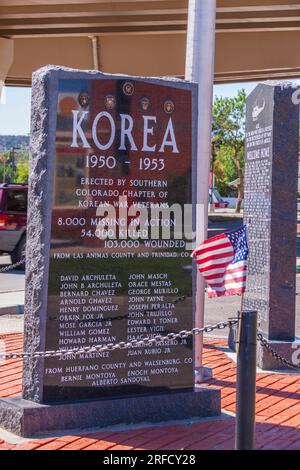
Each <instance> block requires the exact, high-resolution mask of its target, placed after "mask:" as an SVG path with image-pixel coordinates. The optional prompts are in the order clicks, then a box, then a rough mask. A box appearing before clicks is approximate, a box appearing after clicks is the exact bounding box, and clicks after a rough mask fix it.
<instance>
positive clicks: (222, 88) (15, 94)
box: [0, 80, 299, 135]
mask: <svg viewBox="0 0 300 470" xmlns="http://www.w3.org/2000/svg"><path fill="white" fill-rule="evenodd" d="M297 81H298V82H299V80H297ZM256 84H257V83H254V82H252V83H237V84H236V83H235V84H228V85H216V86H215V87H214V94H215V96H228V97H231V96H235V95H236V93H237V91H238V90H239V89H241V88H245V90H246V93H247V94H248V93H250V92H251V91H252V90H253V88H254V87H255V86H256ZM30 93H31V90H30V88H15V87H6V88H5V90H4V96H2V99H1V102H0V135H8V134H13V135H18V134H22V135H25V134H28V133H29V129H30Z"/></svg>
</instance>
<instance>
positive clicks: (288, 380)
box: [0, 334, 300, 450]
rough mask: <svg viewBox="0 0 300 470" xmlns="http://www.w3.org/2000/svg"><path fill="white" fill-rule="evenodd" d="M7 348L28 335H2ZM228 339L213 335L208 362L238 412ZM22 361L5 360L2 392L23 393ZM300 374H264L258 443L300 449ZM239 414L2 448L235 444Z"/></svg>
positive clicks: (227, 404)
mask: <svg viewBox="0 0 300 470" xmlns="http://www.w3.org/2000/svg"><path fill="white" fill-rule="evenodd" d="M1 340H4V341H5V344H6V350H7V351H21V350H22V335H21V334H10V335H4V336H0V341H1ZM224 346H225V342H224V341H222V340H219V339H216V340H213V339H210V340H207V341H206V342H205V348H204V365H207V366H209V367H211V368H212V369H213V374H214V379H212V380H210V381H209V382H208V383H206V385H205V386H207V387H209V386H214V387H218V388H220V389H221V394H222V408H223V410H224V411H228V412H233V413H234V412H235V403H236V393H235V386H236V378H235V373H236V367H235V364H234V362H233V361H232V360H231V359H229V358H228V356H227V355H226V354H225V353H224ZM21 374H22V361H21V360H9V361H2V362H1V363H0V396H1V397H11V396H15V395H19V394H20V393H21ZM299 399H300V375H298V374H277V373H276V374H273V373H259V374H258V375H257V398H256V402H257V404H256V420H257V425H256V448H257V449H266V450H267V449H268V450H271V449H274V450H280V449H289V450H300V400H299ZM234 425H235V419H234V417H232V418H228V419H226V420H213V421H206V422H198V423H193V424H181V425H179V424H178V425H172V426H170V425H169V426H152V427H147V428H144V429H128V430H124V431H119V432H112V431H111V432H105V431H104V432H97V433H95V432H94V433H87V434H84V435H64V436H59V437H47V438H45V439H32V440H31V441H29V442H26V443H24V444H20V445H11V444H8V443H6V442H4V441H3V440H1V439H0V450H50V449H51V450H75V449H76V450H108V449H109V450H117V449H119V450H133V449H146V450H159V449H163V450H181V449H191V450H201V449H203V450H208V449H209V450H224V449H226V450H227V449H228V450H230V449H233V446H234Z"/></svg>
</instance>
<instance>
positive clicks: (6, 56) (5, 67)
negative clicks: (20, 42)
mask: <svg viewBox="0 0 300 470" xmlns="http://www.w3.org/2000/svg"><path fill="white" fill-rule="evenodd" d="M13 58H14V41H13V40H12V39H6V38H1V37H0V100H1V93H2V88H3V86H4V82H5V79H6V77H7V74H8V71H9V69H10V67H11V65H12V62H13Z"/></svg>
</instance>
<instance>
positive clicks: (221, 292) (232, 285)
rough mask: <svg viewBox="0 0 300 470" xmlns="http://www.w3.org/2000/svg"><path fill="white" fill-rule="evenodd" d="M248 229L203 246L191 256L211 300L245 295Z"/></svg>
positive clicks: (217, 238)
mask: <svg viewBox="0 0 300 470" xmlns="http://www.w3.org/2000/svg"><path fill="white" fill-rule="evenodd" d="M248 251H249V250H248V244H247V228H246V226H245V225H244V226H243V227H241V228H239V229H238V230H234V231H232V232H226V233H223V234H222V235H218V236H217V237H214V238H210V239H209V240H207V241H206V242H204V243H202V245H200V246H199V247H198V248H197V249H196V250H195V251H194V253H193V254H192V257H193V258H195V259H196V261H197V265H198V267H199V270H200V272H201V273H202V275H203V277H204V279H205V280H206V282H207V285H208V288H207V292H208V297H210V298H211V297H222V296H225V295H226V296H229V295H239V294H243V293H244V292H245V289H246V279H247V259H248Z"/></svg>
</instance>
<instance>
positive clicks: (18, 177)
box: [15, 150, 29, 184]
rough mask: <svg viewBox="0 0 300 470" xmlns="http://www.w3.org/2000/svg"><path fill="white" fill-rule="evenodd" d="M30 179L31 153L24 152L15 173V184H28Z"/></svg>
mask: <svg viewBox="0 0 300 470" xmlns="http://www.w3.org/2000/svg"><path fill="white" fill-rule="evenodd" d="M28 177H29V152H28V150H24V151H23V152H22V153H21V155H20V156H19V157H18V161H17V168H16V173H15V182H16V183H19V184H22V183H28Z"/></svg>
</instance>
